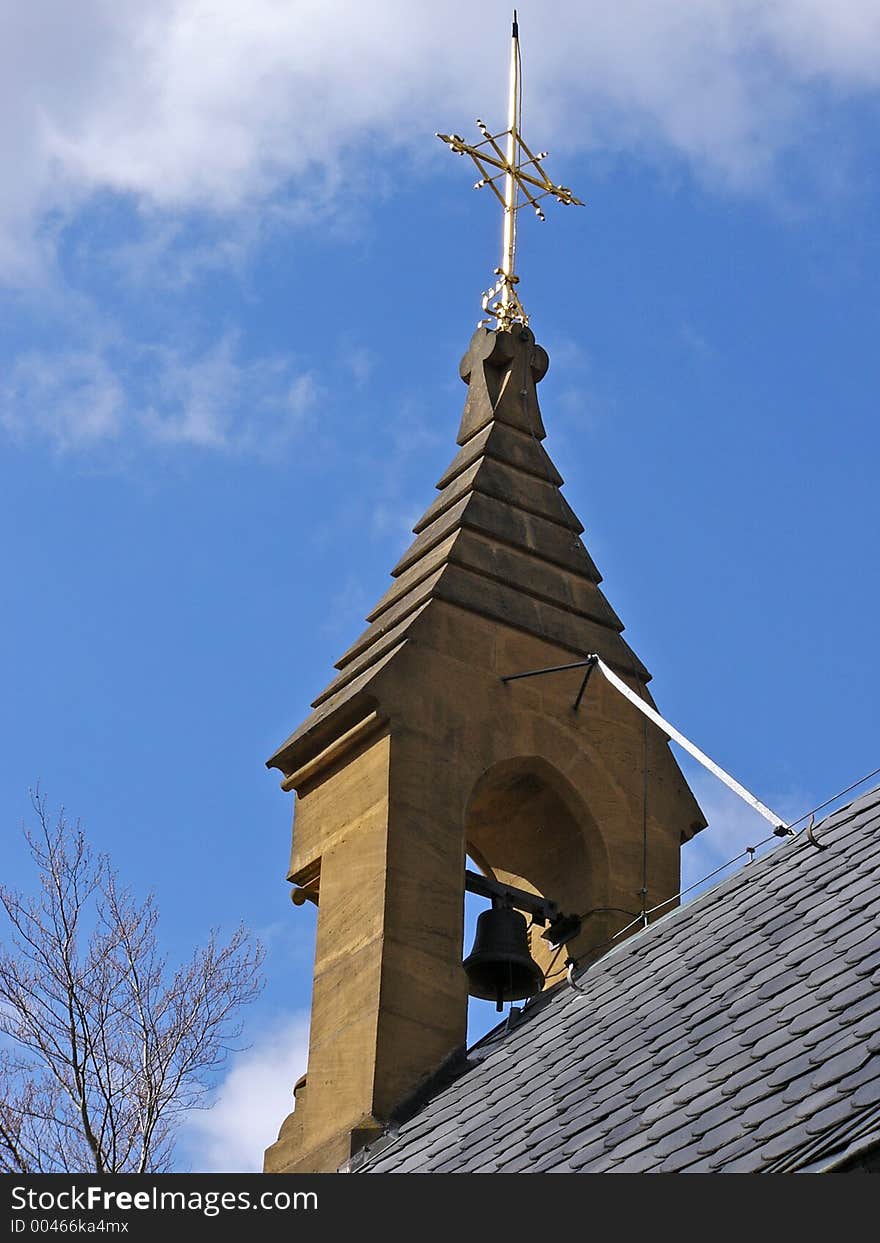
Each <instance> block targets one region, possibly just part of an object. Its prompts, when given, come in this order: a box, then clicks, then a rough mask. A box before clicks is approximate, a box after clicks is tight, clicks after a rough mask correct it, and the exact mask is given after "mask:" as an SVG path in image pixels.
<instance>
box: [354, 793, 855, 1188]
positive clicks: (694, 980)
mask: <svg viewBox="0 0 880 1243" xmlns="http://www.w3.org/2000/svg"><path fill="white" fill-rule="evenodd" d="M815 836H816V838H817V840H818V841H819V842H820V843H821V844H822V845H823V846H825V847H826V849H824V850H819V849H817V848H816V847H815V846H813V845H811V843H810V842H809V840H808V837H807V835H806V833H800V834H799V835H798V836H797V837H796V838H794V839H789V840H788V841H787V842H785V843H784V844H782V845H781V846H779V847H778V848H776V849H774V850H773V851H772V852H770V853H769V854H767V855H766V856H764V857H763V858H762V859H760V860H758V861H756V862H755V863H752V864H749V865H747V866H746V867H744V868H742V869H741V870H740V871H739V872H738V873H736V875H734V876H732V877H730V878H729V879H728V880H726V881H724V882H723V883H721V884H719V885H717V886H716V887H715V888H713V889H711V890H710V891H709V892H707V893H705V894H703V895H702V896H701V897H699V898H698V899H696V900H695V901H693V902H691V903H689V904H687V905H685V906H682V907H680V908H678V909H677V910H675V911H673V912H672V913H670V914H669V915H667V916H665V917H664V918H662V919H659V920H657V921H656V922H655V923H653V924H651V925H650V926H649V927H648V928H646V929H644V930H643V931H641V932H639V933H638V934H637V935H635V936H632V937H630V938H629V939H628V940H626V941H625V942H624V943H622V944H621V945H620V946H618V947H617V948H615V949H614V950H612V951H611V952H609V953H607V954H606V955H605V956H604V957H603V958H601V959H600V960H599V961H598V962H596V963H594V964H593V965H592V966H591V967H589V968H588V969H586V970H584V971H583V972H581V973H580V975H579V976H578V977H577V983H578V985H579V986H580V988H581V989H583V992H577V991H575V990H574V989H572V988H570V987H569V986H568V985H567V984H566V983H563V984H562V985H561V986H559V987H557V988H556V989H554V990H553V991H552V992H548V993H545V994H543V995H542V996H541V997H540V998H538V999H537V1000H536V1002H534V1003H532V1004H530V1005H527V1006H526V1007H525V1008H524V1010H523V1012H522V1016H521V1018H520V1019H519V1021H518V1022H517V1023H516V1025H515V1026H512V1027H511V1026H510V1025H509V1024H504V1025H502V1026H501V1027H499V1028H497V1029H496V1030H495V1031H494V1032H492V1033H490V1034H489V1035H488V1036H487V1037H485V1038H484V1039H483V1040H482V1041H481V1042H480V1043H479V1044H477V1045H476V1046H475V1047H474V1048H473V1049H471V1050H470V1052H469V1053H468V1055H467V1058H466V1060H465V1061H464V1062H463V1065H460V1066H458V1067H457V1068H456V1069H455V1070H454V1071H452V1072H447V1074H446V1078H445V1085H444V1086H439V1085H437V1084H435V1088H434V1092H433V1095H432V1096H429V1097H428V1098H427V1103H424V1102H425V1101H426V1096H425V1095H424V1094H423V1095H422V1097H421V1101H422V1102H423V1103H422V1104H421V1105H420V1106H419V1107H418V1108H416V1107H415V1106H414V1105H413V1106H412V1107H411V1108H410V1111H409V1112H410V1113H411V1114H412V1116H410V1117H408V1118H407V1119H406V1120H402V1121H400V1122H399V1123H398V1124H397V1125H396V1127H394V1128H392V1130H391V1131H390V1132H389V1134H388V1135H387V1136H385V1137H383V1138H381V1139H379V1140H378V1141H376V1142H375V1143H374V1144H373V1145H372V1146H371V1147H370V1148H368V1149H367V1150H365V1152H364V1153H363V1154H361V1159H360V1163H359V1164H358V1162H357V1159H355V1161H353V1162H352V1169H353V1170H356V1171H358V1172H364V1173H386V1172H390V1173H410V1172H422V1173H445V1172H450V1173H451V1172H457V1173H464V1172H474V1173H478V1172H505V1173H527V1172H553V1173H571V1172H583V1173H600V1172H616V1173H665V1172H686V1171H687V1172H723V1173H735V1172H749V1173H758V1172H762V1173H776V1172H787V1171H820V1170H826V1169H832V1168H841V1167H843V1166H844V1165H847V1164H849V1165H852V1163H853V1162H855V1163H856V1165H858V1162H859V1161H860V1160H861V1161H864V1159H865V1154H868V1153H870V1152H871V1150H872V1149H874V1150H875V1152H876V1147H877V1145H878V1144H880V988H878V984H880V932H878V924H880V789H877V790H874V791H872V792H871V793H869V794H866V795H864V796H862V797H861V798H859V799H857V800H856V801H854V802H853V803H851V804H849V805H848V806H847V807H845V808H843V809H842V810H840V811H837V812H835V813H834V814H832V815H830V816H828V817H827V818H826V819H825V820H824V821H823V822H822V823H821V825H819V826H818V827H817V828H816V830H815ZM450 1080H451V1081H450ZM871 1159H872V1160H873V1158H871ZM871 1168H873V1166H872V1167H871Z"/></svg>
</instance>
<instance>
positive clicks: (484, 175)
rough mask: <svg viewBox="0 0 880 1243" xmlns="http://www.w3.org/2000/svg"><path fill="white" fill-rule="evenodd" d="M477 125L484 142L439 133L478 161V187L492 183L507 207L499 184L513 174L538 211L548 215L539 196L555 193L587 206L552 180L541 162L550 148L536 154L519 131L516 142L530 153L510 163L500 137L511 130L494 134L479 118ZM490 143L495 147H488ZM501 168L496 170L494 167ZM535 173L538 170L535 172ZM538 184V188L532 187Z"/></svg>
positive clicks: (566, 200) (454, 148)
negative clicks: (501, 145)
mask: <svg viewBox="0 0 880 1243" xmlns="http://www.w3.org/2000/svg"><path fill="white" fill-rule="evenodd" d="M477 126H478V127H479V130H480V132H481V133H482V134H485V135H486V137H485V139H484V140H483V142H478V143H476V144H471V143H469V142H465V140H464V139H463V138H462V137H460V135H458V134H438V135H437V137H438V138H439V139H440V140H441V141H442V142H445V143H446V145H447V146H448V147H449V149H450V150H451V151H454V152H455V154H456V155H469V156H470V157H471V159H472V160H473V162H474V163H475V164H476V166H477V168H478V169H479V172H480V180H479V181H478V182H476V184H475V186H474V189H475V190H481V189H482V188H483V186H489V188H490V189H491V190H492V192H493V193H494V194H495V197H496V198H497V199H498V202H499V203H500V204H501V206H502V207H505V208H506V207H507V202H506V200H505V197H504V195H503V194H502V193H501V191H500V190H499V188H498V186H497V185H496V184H495V183H496V182H497V181H498V180H499V179H500V178H502V177H507V176H510V177H512V178H513V181H514V183H515V185H516V186H517V187H518V188H519V189H520V190H521V191H522V193H523V196H524V197H525V199H526V201H527V202H528V203H529V204H530V205H531V206H532V207H533V208H534V209H535V212H536V213H537V215H538V216H539V217H540V218H541V220H543V219H544V213H543V212H542V211H541V209H540V207H538V200H539V199H542V198H546V197H547V195H552V196H553V198H555V199H556V200H557V202H559V203H565V204H567V205H569V204H572V205H574V206H575V207H583V206H584V203H583V201H582V200H581V199H579V198H576V197H575V196H574V194H573V193H572V192H571V190H569V188H568V186H558V185H556V184H555V182H552V181H551V180H550V178H549V177H548V176H547V174H546V173H545V171H544V169H543V168H542V166H541V160H544V159H546V158H547V154H548V153H547V152H546V151H539V152H538V154H537V155H535V154H534V153H533V152H532V151H531V150H530V149H529V147H527V146H526V144H525V142H524V141H523V139H522V137H521V136H520V135H519V134H516V135H515V137H516V146H517V147H518V148H519V149H520V150H521V151H523V152H524V153H525V154H526V156H527V157H528V158H527V159H525V160H519V161H518V162H516V163H515V164H510V163H508V161H507V157H506V156H505V154H504V151H503V150H502V148H501V147H500V146H499V145H498V139H499V138H507V137H508V135H509V134H510V130H502V131H501V133H500V134H490V133H489V131H488V130H487V129H486V127H485V125H484V124H483V122H482V121H480V120H478V121H477ZM486 147H489V148H491V151H487V150H484V148H486ZM492 168H494V169H497V172H495V173H494V174H493V173H491V172H490V169H492ZM528 168H531V169H533V172H527V171H526V169H528ZM534 174H537V176H535V175H534ZM532 187H534V189H533V188H532ZM534 190H540V191H541V193H540V194H537V195H536V194H535V193H534ZM521 206H522V204H514V205H513V207H512V210H513V211H518V210H519V207H521Z"/></svg>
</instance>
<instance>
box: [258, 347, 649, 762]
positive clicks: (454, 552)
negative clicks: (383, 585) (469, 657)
mask: <svg viewBox="0 0 880 1243" xmlns="http://www.w3.org/2000/svg"><path fill="white" fill-rule="evenodd" d="M547 368H548V358H547V354H546V351H545V350H543V349H542V348H541V346H539V345H536V344H535V339H534V335H533V333H532V331H531V330H530V329H529V328H526V327H523V326H522V325H517V326H516V327H515V328H514V329H513V330H512V331H509V332H504V331H498V330H489V329H487V328H478V329H477V331H476V332H475V333H474V336H473V339H472V340H471V343H470V347H469V349H468V351H467V353H466V354H465V356H464V358H463V359H462V361H461V366H460V374H461V377H462V379H463V380H464V381H465V383H467V385H468V393H467V399H466V401H465V407H464V413H463V415H462V419H461V426H460V429H459V435H458V444H459V445H460V446H461V448H460V450H459V452H458V454H457V455H456V456H455V458H454V459H453V461H452V463H451V464H450V466H449V468H448V469H447V470H446V471H445V472H444V474H443V476H442V478H441V479H440V481H439V482H438V484H437V488H438V491H439V495H438V496H437V498H436V500H435V501H434V502H433V504H431V505H430V506H429V507H428V509H427V510H426V511H425V513H424V514H423V516H422V517H421V518H420V519H419V521H418V522H417V523H416V525H415V527H414V528H413V531H414V534H415V539H414V540H413V542H412V544H411V545H410V546H409V548H408V549H407V550H406V552H405V553H404V554H403V556H402V557H401V558H400V560H399V561H398V563H397V565H396V566H395V567H394V569H393V570H392V576H393V578H394V582H393V583H392V585H391V586H390V587H389V589H388V590H387V591H386V593H385V594H384V596H383V597H382V598H381V600H380V601H379V602H378V604H377V605H376V607H375V608H374V609H373V610H372V612H371V613H370V614H369V616H368V618H367V620H368V622H369V623H370V624H369V626H368V627H367V629H366V630H365V631H364V632H363V634H362V635H361V636H360V637H359V638H358V639H357V641H356V642H355V643H354V644H352V646H351V647H350V648H349V649H348V651H347V652H345V653H344V655H343V656H341V657H340V659H339V660H338V661H337V666H336V667H337V669H338V670H339V674H338V676H337V677H336V678H334V679H333V680H332V681H331V682H330V684H329V685H328V686H327V687H326V689H325V690H323V691H322V692H321V694H320V695H319V696H318V697H317V699H316V700H315V701H314V704H313V707H314V708H315V711H314V713H313V714H312V716H310V717H309V718H308V720H307V721H305V722H304V724H303V725H302V726H301V727H300V729H298V730H297V731H296V733H294V734H293V735H291V737H290V738H289V739H287V741H286V742H285V743H284V744H283V746H282V747H280V748H279V749H278V751H277V752H276V753H275V754H274V755H273V756H272V758H271V760H270V761H269V763H270V765H271V766H273V767H277V768H281V769H282V770H285V771H287V772H290V771H291V770H292V767H296V766H297V761H298V759H299V757H301V756H307V755H308V754H309V752H311V751H312V750H313V749H314V747H315V746H316V745H318V744H319V743H320V740H321V739H322V738H324V737H325V736H326V732H327V730H328V729H332V728H333V726H332V722H333V720H334V719H335V718H337V717H340V716H341V717H343V718H345V717H346V716H350V715H351V714H352V712H354V714H355V715H357V712H358V711H359V708H360V706H361V705H362V704H363V703H364V702H365V701H366V699H367V698H368V697H369V695H370V690H371V686H372V683H373V682H374V680H375V679H376V678H379V677H380V676H381V674H382V671H383V670H384V669H385V668H386V666H387V664H388V662H389V661H390V660H392V659H393V658H394V656H395V654H396V653H398V652H400V651H401V649H402V648H403V646H404V645H405V644H406V643H407V642H408V641H409V640H411V639H412V638H414V637H417V635H418V632H419V627H420V626H421V625H424V622H425V611H426V609H428V607H429V606H430V603H431V601H432V600H437V601H440V600H442V601H444V602H445V603H446V604H450V605H454V606H456V607H457V608H461V609H466V610H468V611H470V612H473V613H477V614H480V615H482V616H484V617H488V618H493V619H495V620H497V621H500V622H503V623H504V624H505V625H506V626H510V627H513V628H514V629H517V630H521V631H523V632H525V633H527V634H532V635H535V636H536V637H539V638H542V639H544V640H546V641H548V642H551V643H554V644H556V645H558V646H559V647H560V648H563V649H565V651H567V652H570V653H572V654H573V655H574V656H582V655H583V654H584V653H585V652H592V651H596V652H598V653H599V654H600V655H601V656H603V657H604V659H605V660H607V661H608V663H609V664H611V665H613V666H614V667H615V668H616V669H618V670H619V671H620V672H622V673H625V674H626V673H629V674H632V675H633V676H634V677H635V678H636V679H637V680H638V681H639V683H640V684H642V685H643V686H644V685H645V684H646V683H647V682H648V681H649V679H650V674H649V672H648V670H647V669H646V668H645V666H644V665H643V664H642V662H641V661H640V660H639V658H638V657H637V656H636V654H635V653H634V652H633V650H632V649H631V648H630V647H629V645H628V644H627V643H626V642H625V640H624V639H623V638H622V637H621V632H622V630H623V623H622V622H621V621H620V619H619V618H618V616H617V614H616V613H615V612H614V610H613V608H612V607H611V605H610V604H609V603H608V601H607V600H606V598H605V596H604V595H603V593H602V591H601V589H600V587H599V584H600V583H601V581H602V576H601V574H600V573H599V571H598V569H597V568H596V565H595V563H594V562H593V560H592V558H591V556H590V554H589V553H588V552H587V549H586V548H585V547H584V544H583V542H582V540H581V539H580V535H581V533H582V532H583V526H582V525H581V523H580V522H579V521H578V518H577V516H576V515H575V513H574V511H573V510H572V509H571V507H570V506H569V504H568V502H567V501H566V500H565V498H564V496H563V495H562V492H561V491H560V488H561V486H562V482H563V480H562V477H561V475H560V474H559V472H558V471H557V469H556V467H555V466H554V465H553V463H552V461H551V460H550V458H549V456H548V454H547V452H546V450H545V449H544V447H543V445H542V443H541V442H542V441H543V440H544V437H545V431H544V424H543V421H542V418H541V411H540V407H539V405H538V394H537V384H538V383H539V381H540V380H541V379H542V378H543V376H544V375H545V373H546V371H547Z"/></svg>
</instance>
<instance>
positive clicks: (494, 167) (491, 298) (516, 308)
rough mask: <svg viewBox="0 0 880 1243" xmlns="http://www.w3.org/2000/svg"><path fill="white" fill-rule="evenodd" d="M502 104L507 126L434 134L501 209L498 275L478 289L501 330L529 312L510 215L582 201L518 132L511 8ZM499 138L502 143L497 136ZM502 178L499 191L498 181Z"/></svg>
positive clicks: (517, 66) (524, 320)
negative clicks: (465, 134) (467, 164)
mask: <svg viewBox="0 0 880 1243" xmlns="http://www.w3.org/2000/svg"><path fill="white" fill-rule="evenodd" d="M509 87H510V89H509V94H508V106H507V129H506V130H502V131H501V132H500V133H498V134H492V133H490V132H489V129H488V127H487V126H486V125H485V124H484V123H483V122H482V121H481V120H479V119H478V120H477V128H478V129H479V131H480V133H481V134H482V135H483V141H482V142H478V143H474V144H472V143H468V142H465V141H464V139H463V138H460V137H459V136H458V134H438V135H437V137H438V138H440V139H441V140H442V141H443V142H445V143H446V144H447V146H449V147H450V148H451V150H453V151H454V152H455V153H456V155H469V156H470V157H471V159H472V160H473V162H474V163H475V164H476V166H477V168H478V169H479V172H480V180H479V181H477V182H476V183H475V187H474V188H475V189H477V190H480V189H482V188H483V187H484V186H489V187H490V189H491V190H492V193H493V194H494V195H495V197H496V198H497V199H498V201H499V203H500V204H501V206H502V207H503V209H504V237H503V243H502V254H501V266H500V267H499V268H496V269H495V275H496V276H497V277H498V280H497V282H496V283H495V285H494V286H493V287H492V288H491V289H489V290H488V291H487V292H486V293H484V294H483V310H484V311H485V312H486V314H487V315H490V316H492V317H494V318H495V320H496V321H497V326H498V328H499V329H502V330H506V329H509V328H511V327H512V325H513V324H523V325H526V324H528V322H529V317H528V315H526V313H525V310H524V308H523V304H522V302H521V301H520V298H519V294H518V293H517V289H516V287H517V285H518V283H519V277H518V276H517V275H516V272H515V263H516V217H517V213H518V212H519V210H520V208H522V207H524V206H525V205H526V204H527V203H528V205H529V206H530V207H532V208H534V210H535V213H536V214H537V216H538V219H539V220H543V219H544V213H543V211H542V210H541V208H540V206H539V203H540V200H541V199H544V198H547V197H548V196H552V197H553V198H555V199H556V200H557V201H558V202H560V203H566V204H571V203H573V204H575V206H577V207H583V205H584V204H583V203H582V202H581V200H580V199H578V198H575V196H574V195H573V194H572V192H571V190H569V189H568V187H567V186H558V185H556V184H555V183H554V182H552V181H551V180H550V178H549V177H548V176H547V174H546V173H545V172H544V169H543V168H542V166H541V161H542V160H544V159H546V158H547V152H546V151H539V152H538V154H537V155H535V154H534V153H533V152H532V151H531V150H530V149H529V147H527V146H526V144H525V142H524V140H523V137H522V63H521V60H520V52H519V27H518V25H517V20H516V10H515V9H514V12H513V31H512V35H511V48H510V81H509ZM502 141H504V146H503V147H502V146H501V142H502ZM500 181H503V191H502V189H501V188H499V185H498V183H499V182H500Z"/></svg>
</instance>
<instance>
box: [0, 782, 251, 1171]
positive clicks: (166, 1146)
mask: <svg viewBox="0 0 880 1243" xmlns="http://www.w3.org/2000/svg"><path fill="white" fill-rule="evenodd" d="M31 801H32V804H33V808H34V812H35V815H36V820H37V827H36V829H35V830H34V831H26V832H25V837H26V840H27V843H28V847H29V850H30V854H31V858H32V860H33V862H34V864H35V865H36V868H37V872H38V875H39V882H40V886H39V892H38V895H37V896H36V897H24V896H22V895H21V894H19V893H18V892H16V891H15V890H12V889H9V888H7V887H5V886H2V885H0V905H2V907H3V909H4V910H5V912H6V916H7V921H8V928H9V936H8V939H7V941H6V942H4V943H0V1172H2V1173H81V1172H87V1171H88V1172H92V1171H94V1172H96V1173H145V1172H152V1173H160V1172H162V1171H165V1170H167V1169H169V1168H170V1165H171V1162H172V1159H173V1146H174V1132H175V1127H176V1125H177V1124H178V1123H179V1122H180V1120H181V1118H182V1116H183V1115H184V1114H185V1113H186V1112H187V1111H188V1110H191V1109H193V1108H195V1107H198V1106H200V1105H203V1104H204V1102H205V1099H206V1096H207V1094H208V1092H209V1091H210V1086H211V1075H212V1073H213V1072H214V1071H216V1070H217V1068H218V1067H219V1066H221V1065H222V1063H223V1061H224V1059H225V1058H226V1056H227V1054H228V1052H229V1051H230V1048H231V1043H232V1042H234V1041H235V1040H236V1039H237V1038H238V1036H239V1035H240V1032H241V1026H240V1023H238V1022H237V1019H236V1016H237V1014H238V1012H239V1011H240V1009H241V1007H242V1006H243V1005H245V1004H247V1002H249V1001H252V1000H253V999H254V998H255V997H256V996H257V994H258V993H259V991H260V988H261V986H262V981H261V980H260V976H259V972H260V966H261V964H262V961H263V949H262V947H261V946H260V945H259V943H258V942H256V941H254V939H253V938H252V937H251V935H250V933H249V932H248V931H247V930H246V929H245V928H244V927H239V928H238V929H236V931H235V932H234V933H233V934H232V936H231V937H230V938H229V940H228V941H226V942H225V943H223V942H221V940H220V936H219V932H218V931H217V930H216V929H213V930H212V931H211V933H210V934H209V937H208V941H207V943H206V945H204V946H202V947H200V948H198V949H196V950H195V951H194V952H193V955H192V957H191V959H190V960H189V962H187V963H185V964H182V965H180V966H178V967H177V968H175V969H171V968H169V966H168V963H167V960H166V958H165V957H164V956H163V955H162V954H161V953H160V951H159V946H158V940H157V923H158V912H157V910H156V906H155V902H154V899H153V896H152V894H150V895H148V896H147V898H146V899H145V900H144V901H142V902H139V901H138V900H137V899H136V898H135V897H134V895H133V894H132V892H131V891H130V890H129V889H126V888H123V887H121V886H120V884H119V880H118V878H117V876H116V874H115V873H114V872H113V871H112V869H111V867H110V864H109V862H108V860H107V859H106V857H104V856H100V855H99V856H96V855H95V854H94V853H93V852H92V850H91V849H90V847H89V846H88V843H87V842H86V840H85V836H84V834H83V832H82V830H81V828H80V825H79V823H76V824H75V825H71V824H70V823H69V822H68V821H67V819H66V818H65V814H64V811H63V809H62V810H61V811H59V813H58V815H57V817H56V818H55V820H54V823H53V822H52V821H51V819H50V817H49V815H48V812H47V807H46V801H45V799H44V798H43V797H42V796H41V795H40V793H39V791H36V792H33V793H32V796H31Z"/></svg>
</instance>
